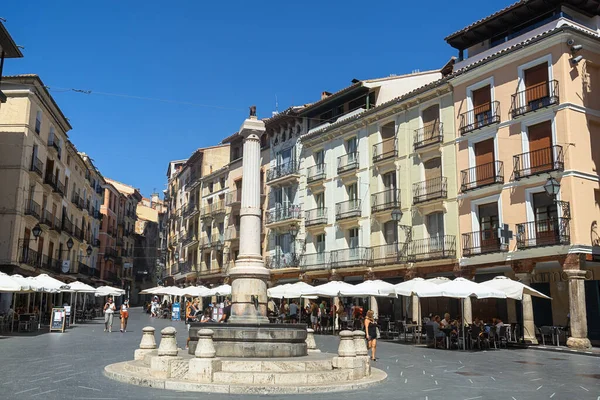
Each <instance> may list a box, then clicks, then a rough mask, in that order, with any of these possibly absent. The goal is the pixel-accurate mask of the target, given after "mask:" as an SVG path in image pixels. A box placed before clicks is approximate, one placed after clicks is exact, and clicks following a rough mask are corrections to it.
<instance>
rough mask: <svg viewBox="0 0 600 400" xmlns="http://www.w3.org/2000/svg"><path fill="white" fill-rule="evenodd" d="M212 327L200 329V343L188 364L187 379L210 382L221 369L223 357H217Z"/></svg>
mask: <svg viewBox="0 0 600 400" xmlns="http://www.w3.org/2000/svg"><path fill="white" fill-rule="evenodd" d="M214 334H215V333H214V332H213V331H212V329H200V330H199V331H198V345H197V346H196V352H195V353H194V355H195V356H196V358H192V359H191V360H190V362H189V365H188V374H187V379H189V380H191V381H194V382H201V383H210V382H212V381H213V375H214V373H215V372H219V371H221V359H219V358H215V355H216V351H215V346H214V344H213V339H212V338H213V335H214Z"/></svg>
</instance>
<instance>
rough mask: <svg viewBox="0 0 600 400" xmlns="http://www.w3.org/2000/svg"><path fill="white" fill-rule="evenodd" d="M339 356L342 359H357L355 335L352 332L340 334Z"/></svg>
mask: <svg viewBox="0 0 600 400" xmlns="http://www.w3.org/2000/svg"><path fill="white" fill-rule="evenodd" d="M338 355H339V356H340V357H356V350H355V348H354V334H353V333H352V332H351V331H341V332H340V345H339V347H338Z"/></svg>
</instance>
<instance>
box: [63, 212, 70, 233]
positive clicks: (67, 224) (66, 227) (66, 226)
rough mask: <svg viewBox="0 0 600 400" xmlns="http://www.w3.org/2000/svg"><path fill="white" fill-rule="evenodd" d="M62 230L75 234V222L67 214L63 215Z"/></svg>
mask: <svg viewBox="0 0 600 400" xmlns="http://www.w3.org/2000/svg"><path fill="white" fill-rule="evenodd" d="M62 230H63V232H65V233H66V234H68V235H71V236H72V235H73V223H72V222H71V220H70V219H69V218H68V217H67V216H66V215H65V216H63V222H62Z"/></svg>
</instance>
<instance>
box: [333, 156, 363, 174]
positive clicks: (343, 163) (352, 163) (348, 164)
mask: <svg viewBox="0 0 600 400" xmlns="http://www.w3.org/2000/svg"><path fill="white" fill-rule="evenodd" d="M355 169H358V151H355V152H352V153H348V154H344V155H343V156H340V157H338V167H337V172H338V174H342V173H344V172H348V171H352V170H355Z"/></svg>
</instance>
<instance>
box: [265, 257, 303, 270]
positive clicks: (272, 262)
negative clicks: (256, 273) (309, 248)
mask: <svg viewBox="0 0 600 400" xmlns="http://www.w3.org/2000/svg"><path fill="white" fill-rule="evenodd" d="M265 266H266V267H267V268H268V269H281V268H296V267H298V266H300V256H299V255H298V254H296V253H278V254H277V253H276V254H275V255H274V256H267V257H265Z"/></svg>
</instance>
